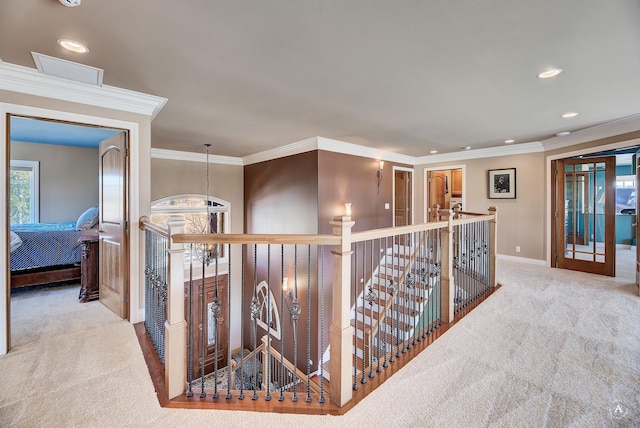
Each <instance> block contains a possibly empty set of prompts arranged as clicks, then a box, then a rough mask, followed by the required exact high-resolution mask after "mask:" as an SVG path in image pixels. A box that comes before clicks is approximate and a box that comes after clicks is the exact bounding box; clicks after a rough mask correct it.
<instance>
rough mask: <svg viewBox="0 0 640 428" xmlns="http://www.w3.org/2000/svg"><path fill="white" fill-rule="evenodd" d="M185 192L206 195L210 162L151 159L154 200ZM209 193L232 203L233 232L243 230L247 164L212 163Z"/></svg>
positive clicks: (152, 197) (152, 194)
mask: <svg viewBox="0 0 640 428" xmlns="http://www.w3.org/2000/svg"><path fill="white" fill-rule="evenodd" d="M185 193H195V194H202V195H206V193H207V181H206V163H205V162H190V161H183V160H170V159H155V158H154V159H151V200H152V201H155V200H157V199H161V198H166V197H168V196H174V195H180V194H185ZM209 196H213V197H216V198H220V199H224V200H225V201H228V202H229V203H230V204H231V225H230V227H231V233H243V222H244V220H243V218H244V217H243V212H244V197H243V167H242V166H236V165H221V164H214V163H210V164H209Z"/></svg>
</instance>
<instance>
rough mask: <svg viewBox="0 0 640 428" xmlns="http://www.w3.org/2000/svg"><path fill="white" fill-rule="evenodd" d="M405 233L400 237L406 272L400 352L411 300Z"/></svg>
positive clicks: (407, 242)
mask: <svg viewBox="0 0 640 428" xmlns="http://www.w3.org/2000/svg"><path fill="white" fill-rule="evenodd" d="M407 238H408V237H407V234H404V235H403V237H402V243H403V245H402V260H403V263H402V264H403V268H402V271H403V272H407V273H405V274H404V281H403V285H404V308H402V353H403V354H404V353H406V352H407V342H408V337H409V334H407V333H409V332H410V331H411V330H409V332H406V331H405V329H406V328H409V315H410V306H411V305H410V302H411V273H409V272H408V269H407V267H408V263H407V260H408V257H407V247H408V245H409V241H408V239H407Z"/></svg>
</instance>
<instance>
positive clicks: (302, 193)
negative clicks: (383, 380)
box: [243, 151, 318, 370]
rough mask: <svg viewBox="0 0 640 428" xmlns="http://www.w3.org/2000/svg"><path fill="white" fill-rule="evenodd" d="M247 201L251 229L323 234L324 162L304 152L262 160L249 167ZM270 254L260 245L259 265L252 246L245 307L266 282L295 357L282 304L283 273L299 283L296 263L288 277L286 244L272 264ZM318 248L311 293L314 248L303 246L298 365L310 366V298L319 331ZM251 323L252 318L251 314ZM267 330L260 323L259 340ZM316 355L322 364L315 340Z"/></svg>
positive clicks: (248, 332)
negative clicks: (258, 286) (283, 260)
mask: <svg viewBox="0 0 640 428" xmlns="http://www.w3.org/2000/svg"><path fill="white" fill-rule="evenodd" d="M244 204H245V233H252V234H253V233H282V234H307V233H309V234H315V233H318V214H317V213H318V161H317V152H316V151H312V152H307V153H300V154H297V155H293V156H287V157H284V158H280V159H274V160H271V161H266V162H260V163H256V164H253V165H247V166H245V167H244ZM286 251H287V253H286V254H285V258H286V259H287V260H288V261H291V260H293V248H292V247H291V246H287V247H286ZM266 256H267V249H266V247H265V246H260V247H259V249H258V266H257V269H255V272H256V275H255V278H254V262H253V260H254V259H253V249H252V248H250V249H247V257H246V259H245V262H246V267H245V272H246V273H245V299H244V305H245V307H247V308H248V307H249V306H250V304H251V298H252V295H253V286H254V284H259V283H260V282H261V281H263V280H264V281H266V282H267V283H268V284H269V287H270V289H271V292H272V293H273V295H274V298H275V299H276V304H277V306H278V309H279V310H280V311H281V313H282V315H283V322H282V323H281V328H282V334H283V337H285V338H286V343H285V344H286V345H287V347H286V348H285V352H284V355H285V357H286V358H287V359H289V360H290V361H293V360H294V358H293V353H294V352H293V344H292V341H291V340H290V338H291V337H292V336H293V325H292V323H291V322H290V318H289V314H288V310H287V305H286V304H285V305H282V302H281V298H282V277H283V276H285V277H287V278H288V279H289V285H290V287H293V283H294V269H293V263H292V262H287V264H286V265H285V267H284V275H283V273H282V267H281V264H282V263H281V247H280V246H276V245H273V246H271V254H270V260H271V263H270V266H267V264H266V263H265V262H264V261H265V260H266ZM317 257H318V256H317V251H316V250H315V248H312V251H311V257H310V258H311V263H312V266H311V269H310V272H311V284H312V289H311V293H310V296H309V294H308V293H307V290H308V289H309V287H308V277H307V269H306V266H307V261H308V260H309V254H308V248H307V247H305V246H298V269H297V274H298V300H299V302H300V305H301V306H302V307H303V308H304V309H303V312H302V316H301V317H300V321H299V324H298V340H299V344H298V366H299V367H300V368H301V369H304V370H306V348H307V343H306V332H307V327H308V325H309V324H308V322H307V316H306V314H307V313H308V312H307V309H306V308H307V306H308V300H307V299H308V298H309V297H310V298H311V315H312V316H311V319H312V323H311V329H312V331H317V329H318V325H317V319H318V317H317V306H318V305H317V303H316V302H317V299H318V294H317V293H318V291H317V288H316V287H314V285H315V284H317V283H318V279H317V272H318V268H317V265H316V260H317ZM246 313H247V315H246V319H245V321H248V320H249V318H248V317H249V313H248V311H247V312H246ZM243 325H244V337H245V347H247V346H246V344H249V345H251V346H249V347H248V348H250V349H251V348H252V347H253V344H252V342H247V340H252V339H250V338H252V336H253V332H252V328H251V323H250V322H244V323H243ZM265 334H266V332H265V331H264V330H262V329H261V328H260V327H258V337H257V340H258V343H260V342H259V340H260V337H262V336H263V335H265ZM272 346H274V347H275V348H276V349H278V350H279V349H280V342H279V341H276V340H273V341H272ZM310 346H311V359H312V360H313V361H314V364H315V363H316V361H317V359H316V357H315V356H316V355H318V343H317V342H315V341H314V342H312V343H311V344H310Z"/></svg>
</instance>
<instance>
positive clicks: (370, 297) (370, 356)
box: [367, 240, 379, 377]
mask: <svg viewBox="0 0 640 428" xmlns="http://www.w3.org/2000/svg"><path fill="white" fill-rule="evenodd" d="M374 250H375V241H373V240H372V241H371V265H370V266H369V293H368V294H367V301H368V302H369V318H370V321H369V325H370V326H371V327H372V328H371V329H370V331H369V352H368V354H367V359H368V361H369V377H373V376H374V374H373V366H374V364H373V358H374V357H373V347H374V346H375V339H374V333H375V332H374V331H373V322H374V319H375V318H374V316H373V302H375V300H376V293H374V291H373V272H374V269H375V268H374V267H373V266H374V259H373V256H374ZM378 319H379V317H378Z"/></svg>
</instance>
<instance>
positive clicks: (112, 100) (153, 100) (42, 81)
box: [0, 61, 167, 120]
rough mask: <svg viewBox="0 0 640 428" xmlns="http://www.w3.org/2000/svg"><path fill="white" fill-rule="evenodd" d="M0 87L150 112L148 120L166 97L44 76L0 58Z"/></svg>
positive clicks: (130, 111) (117, 108) (100, 105)
mask: <svg viewBox="0 0 640 428" xmlns="http://www.w3.org/2000/svg"><path fill="white" fill-rule="evenodd" d="M0 90H6V91H11V92H18V93H23V94H29V95H35V96H39V97H45V98H53V99H56V100H62V101H70V102H74V103H79V104H85V105H93V106H96V107H104V108H109V109H113V110H120V111H126V112H129V113H137V114H142V115H145V116H150V117H151V120H153V119H154V118H155V117H156V115H157V114H158V113H159V112H160V110H162V107H164V105H165V104H166V103H167V98H162V97H158V96H155V95H149V94H143V93H141V92H135V91H130V90H127V89H121V88H116V87H113V86H107V85H103V86H95V85H89V84H86V83H80V82H75V81H73V80H67V79H62V78H59V77H53V76H48V75H46V74H42V73H39V72H38V71H36V70H35V69H33V68H29V67H23V66H20V65H15V64H10V63H7V62H1V61H0Z"/></svg>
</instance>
